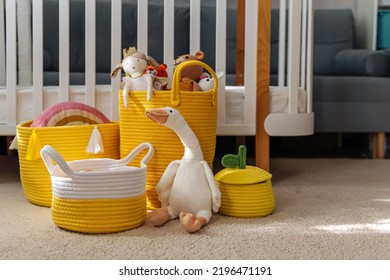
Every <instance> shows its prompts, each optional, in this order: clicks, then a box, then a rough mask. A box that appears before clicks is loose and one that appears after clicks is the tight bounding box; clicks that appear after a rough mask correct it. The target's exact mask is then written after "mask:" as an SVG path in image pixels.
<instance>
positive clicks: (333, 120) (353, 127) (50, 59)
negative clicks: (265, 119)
mask: <svg viewBox="0 0 390 280" xmlns="http://www.w3.org/2000/svg"><path fill="white" fill-rule="evenodd" d="M203 2H205V1H203ZM202 5H203V6H202V30H201V32H202V39H201V48H202V50H203V51H205V53H206V59H205V62H206V63H208V64H210V65H211V66H213V61H214V51H215V50H214V44H215V34H214V33H213V32H214V31H213V30H214V29H215V17H214V14H215V7H213V5H210V4H206V5H208V6H206V5H205V4H202ZM122 12H123V19H122V28H123V32H122V42H123V47H128V46H130V45H136V13H137V12H136V6H135V4H132V3H125V4H124V6H123V8H122ZM149 13H150V14H151V15H153V16H152V17H151V18H150V20H149V22H148V28H149V32H148V33H149V34H148V36H149V42H150V47H149V49H148V54H149V55H152V56H154V57H155V58H156V59H157V60H158V61H160V62H163V61H162V48H163V47H162V44H163V41H162V39H163V38H162V25H161V22H162V16H163V7H162V6H161V5H158V4H151V5H150V7H149ZM44 14H45V18H44V47H45V61H44V67H45V73H44V83H45V84H47V85H50V84H58V2H57V1H51V0H45V1H44ZM96 18H97V27H96V30H97V31H98V32H97V38H96V39H97V50H96V52H97V57H96V59H97V60H96V67H97V72H98V73H97V77H96V80H97V83H103V84H104V83H109V82H110V76H109V73H110V71H111V68H110V44H109V42H110V26H109V19H110V3H109V2H107V1H97V16H96ZM271 20H272V23H271V26H272V28H271V29H272V31H271V84H273V85H275V84H276V73H277V65H278V63H277V50H278V23H279V20H278V11H276V10H273V11H272V16H271ZM175 23H176V29H175V55H181V54H184V53H188V50H189V46H188V41H189V39H188V38H189V34H188V31H187V30H188V26H189V10H188V6H185V5H179V6H178V7H176V14H175ZM235 23H236V10H235V8H234V7H229V9H228V32H227V36H228V38H227V40H228V42H227V44H228V50H227V73H226V76H227V82H228V83H229V84H233V83H234V77H235V74H234V73H235V60H236V51H235V46H236V45H235V44H236V29H235V28H236V27H235ZM83 26H84V3H83V2H80V1H72V2H71V30H70V40H71V49H70V51H71V64H70V67H71V72H72V73H71V76H70V80H71V83H72V84H83V83H84V74H83V73H82V71H84V57H85V54H84V27H83ZM354 32H355V30H354V20H353V15H352V12H351V11H350V10H316V11H315V27H314V65H313V69H314V81H313V110H314V112H315V131H316V132H337V133H345V132H348V133H355V132H360V133H377V132H390V121H389V120H390V90H389V89H390V76H389V72H390V67H389V64H390V58H389V56H390V52H388V51H387V50H381V51H370V50H357V49H355V43H354Z"/></svg>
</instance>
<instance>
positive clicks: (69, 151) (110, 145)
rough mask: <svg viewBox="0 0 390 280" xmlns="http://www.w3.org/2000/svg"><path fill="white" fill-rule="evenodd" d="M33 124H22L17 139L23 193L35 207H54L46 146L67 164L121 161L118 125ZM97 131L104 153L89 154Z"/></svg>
mask: <svg viewBox="0 0 390 280" xmlns="http://www.w3.org/2000/svg"><path fill="white" fill-rule="evenodd" d="M31 123H32V121H28V122H24V123H21V124H19V125H18V126H17V128H16V130H17V136H16V137H17V145H18V154H19V166H20V179H21V182H22V187H23V191H24V194H25V196H26V197H27V199H28V200H29V201H30V202H31V203H33V204H37V205H40V206H46V207H50V206H51V203H52V189H51V183H50V175H49V173H48V172H47V169H46V167H45V164H44V162H43V161H42V158H41V156H40V154H39V152H40V149H41V148H42V147H43V146H44V145H51V146H53V147H54V148H55V149H56V150H57V151H58V152H60V153H61V154H62V155H63V157H64V158H65V160H67V161H71V160H77V159H88V158H102V157H104V158H113V159H118V158H119V123H107V124H97V125H76V126H52V127H34V128H33V127H30V125H31ZM95 128H97V129H98V131H99V132H100V134H101V137H102V142H103V145H104V146H103V148H104V151H103V152H101V153H98V154H90V153H87V152H86V147H87V145H88V142H89V140H90V137H91V134H92V132H93V130H94V129H95Z"/></svg>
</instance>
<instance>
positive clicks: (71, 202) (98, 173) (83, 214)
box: [41, 143, 153, 233]
mask: <svg viewBox="0 0 390 280" xmlns="http://www.w3.org/2000/svg"><path fill="white" fill-rule="evenodd" d="M146 149H148V152H147V154H146V156H145V157H144V158H143V159H142V160H141V163H140V166H139V167H133V166H128V164H129V162H131V161H132V160H133V159H134V158H135V156H136V155H138V154H139V153H140V152H141V151H143V150H146ZM41 154H42V158H43V160H44V162H45V164H46V166H47V169H48V171H49V173H50V175H51V182H52V189H53V204H52V207H51V212H52V219H53V222H54V223H55V224H56V225H57V226H59V227H61V228H65V229H68V230H72V231H77V232H84V233H112V232H119V231H125V230H129V229H132V228H135V227H138V226H140V225H142V224H143V223H144V221H145V218H146V194H145V190H146V174H147V162H148V161H149V159H150V158H151V156H152V155H153V146H152V145H151V144H150V143H142V144H140V145H138V146H137V147H136V148H135V149H134V150H133V151H131V152H130V154H129V155H127V156H126V157H125V158H123V159H121V160H113V159H107V158H96V159H86V160H76V161H70V162H66V161H65V160H64V159H63V158H62V156H61V155H60V154H59V153H58V152H57V151H56V150H55V149H53V147H51V146H48V145H47V146H45V147H44V148H43V149H42V151H41ZM52 160H54V161H55V162H57V164H58V165H57V166H54V165H53V162H52Z"/></svg>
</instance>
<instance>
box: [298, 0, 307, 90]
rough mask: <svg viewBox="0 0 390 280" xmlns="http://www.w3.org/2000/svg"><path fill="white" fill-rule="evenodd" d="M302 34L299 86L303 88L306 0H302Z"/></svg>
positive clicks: (304, 75)
mask: <svg viewBox="0 0 390 280" xmlns="http://www.w3.org/2000/svg"><path fill="white" fill-rule="evenodd" d="M301 22H302V23H301V25H302V29H301V32H302V36H301V65H300V66H301V75H300V76H301V80H300V83H299V87H301V88H305V86H306V85H305V80H306V47H307V0H302V17H301Z"/></svg>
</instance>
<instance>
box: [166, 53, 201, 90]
mask: <svg viewBox="0 0 390 280" xmlns="http://www.w3.org/2000/svg"><path fill="white" fill-rule="evenodd" d="M203 59H204V53H203V52H202V51H197V52H196V53H195V55H191V54H184V55H181V56H179V57H178V58H176V59H175V60H174V61H173V66H174V67H176V66H177V65H179V64H180V63H182V62H184V61H188V60H203ZM202 72H203V67H202V66H199V65H194V66H189V67H186V68H185V69H183V70H182V71H181V81H180V89H181V90H189V91H201V88H200V87H199V85H198V81H199V79H200V76H201V75H202Z"/></svg>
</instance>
